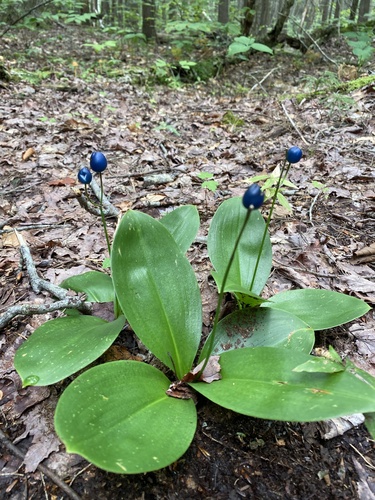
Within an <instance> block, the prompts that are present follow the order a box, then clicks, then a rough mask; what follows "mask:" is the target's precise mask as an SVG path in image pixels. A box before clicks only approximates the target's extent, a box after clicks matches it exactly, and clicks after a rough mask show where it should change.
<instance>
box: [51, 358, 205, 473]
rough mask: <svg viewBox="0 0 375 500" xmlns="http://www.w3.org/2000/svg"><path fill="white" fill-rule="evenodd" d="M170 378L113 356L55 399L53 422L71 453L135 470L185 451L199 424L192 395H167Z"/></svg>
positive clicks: (160, 463) (104, 465) (157, 466)
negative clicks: (181, 396)
mask: <svg viewBox="0 0 375 500" xmlns="http://www.w3.org/2000/svg"><path fill="white" fill-rule="evenodd" d="M169 384H170V382H169V380H168V379H167V378H166V376H165V375H164V374H163V373H161V372H160V371H159V370H157V369H156V368H154V367H152V366H150V365H146V364H143V363H140V362H137V361H115V362H112V363H106V364H104V365H100V366H96V367H94V368H91V369H90V370H88V371H86V372H85V373H83V374H82V375H80V376H79V377H78V378H77V379H76V380H75V381H74V382H73V383H72V384H71V385H70V386H69V387H68V388H67V389H66V390H65V391H64V393H63V395H62V396H61V397H60V400H59V402H58V404H57V408H56V413H55V428H56V431H57V434H58V435H59V437H60V438H61V440H62V441H63V442H64V444H65V446H66V449H67V451H68V452H69V453H78V454H79V455H81V456H83V457H85V458H86V459H87V460H88V461H90V462H92V463H93V464H95V465H96V466H98V467H101V468H102V469H104V470H107V471H110V472H117V473H120V474H137V473H141V472H148V471H152V470H157V469H161V468H162V467H166V466H167V465H169V464H171V463H172V462H174V461H176V460H177V459H178V458H180V457H181V455H183V453H184V452H185V451H186V450H187V448H188V447H189V445H190V443H191V441H192V439H193V437H194V433H195V429H196V422H197V417H196V410H195V405H194V403H193V401H192V400H181V399H175V398H172V397H169V396H167V395H166V393H165V391H166V390H167V389H168V387H169Z"/></svg>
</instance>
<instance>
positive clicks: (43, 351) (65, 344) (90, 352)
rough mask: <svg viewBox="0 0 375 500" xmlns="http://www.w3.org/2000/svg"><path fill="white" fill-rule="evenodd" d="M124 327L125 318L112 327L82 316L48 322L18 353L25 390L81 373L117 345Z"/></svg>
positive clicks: (18, 368) (15, 361)
mask: <svg viewBox="0 0 375 500" xmlns="http://www.w3.org/2000/svg"><path fill="white" fill-rule="evenodd" d="M124 324H125V318H124V316H120V317H119V318H117V319H116V320H115V321H112V322H110V323H108V322H107V321H104V320H103V319H101V318H97V317H95V316H82V315H81V316H71V317H64V318H57V319H53V320H51V321H47V323H44V324H43V325H42V326H40V327H39V328H37V329H36V330H35V332H34V333H32V335H31V336H30V337H29V338H28V339H27V340H26V342H24V343H23V344H22V345H21V347H20V348H19V349H18V350H17V352H16V355H15V358H14V366H15V368H16V370H17V372H18V374H19V375H20V377H21V379H22V385H23V387H27V386H28V385H51V384H55V383H56V382H59V381H60V380H63V379H64V378H66V377H69V375H72V374H73V373H75V372H77V371H78V370H81V369H82V368H84V367H85V366H87V365H89V364H90V363H92V362H93V361H95V360H96V359H97V358H99V356H101V355H102V354H103V353H104V352H105V351H106V350H107V349H108V348H109V347H110V346H111V345H112V344H113V342H114V341H115V339H116V337H117V336H118V334H119V333H120V332H121V330H122V328H123V326H124Z"/></svg>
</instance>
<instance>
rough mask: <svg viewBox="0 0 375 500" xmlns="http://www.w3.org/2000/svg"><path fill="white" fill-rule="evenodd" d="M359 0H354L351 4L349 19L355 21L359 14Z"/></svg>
mask: <svg viewBox="0 0 375 500" xmlns="http://www.w3.org/2000/svg"><path fill="white" fill-rule="evenodd" d="M358 4H359V0H353V1H352V4H351V6H350V15H349V20H350V21H355V16H356V15H357V10H358Z"/></svg>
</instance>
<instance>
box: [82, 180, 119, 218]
mask: <svg viewBox="0 0 375 500" xmlns="http://www.w3.org/2000/svg"><path fill="white" fill-rule="evenodd" d="M90 188H91V190H92V192H93V193H94V195H95V197H96V198H97V200H98V201H100V200H102V205H103V213H104V216H105V217H116V218H117V217H119V216H120V214H121V212H120V210H119V209H118V208H116V207H115V206H114V205H112V203H111V202H110V201H109V199H108V198H107V197H106V196H105V194H103V198H101V196H102V195H101V189H100V186H99V184H98V183H97V182H96V180H95V179H92V181H91V182H90ZM74 192H75V193H76V194H77V200H78V203H79V204H80V205H81V207H82V208H84V209H85V210H86V211H87V212H89V213H90V214H92V215H97V216H98V217H100V216H101V213H100V209H99V207H98V206H96V205H94V203H92V202H91V201H90V200H88V199H87V198H86V197H85V196H84V195H83V194H82V192H81V190H78V189H74Z"/></svg>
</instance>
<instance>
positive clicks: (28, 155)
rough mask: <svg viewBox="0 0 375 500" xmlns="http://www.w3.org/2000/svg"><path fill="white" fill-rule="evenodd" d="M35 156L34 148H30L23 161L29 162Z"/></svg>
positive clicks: (24, 154) (23, 155)
mask: <svg viewBox="0 0 375 500" xmlns="http://www.w3.org/2000/svg"><path fill="white" fill-rule="evenodd" d="M33 154H35V149H34V148H28V149H26V151H25V152H24V153H22V161H27V160H28V159H29V158H30V157H31V156H33Z"/></svg>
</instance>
